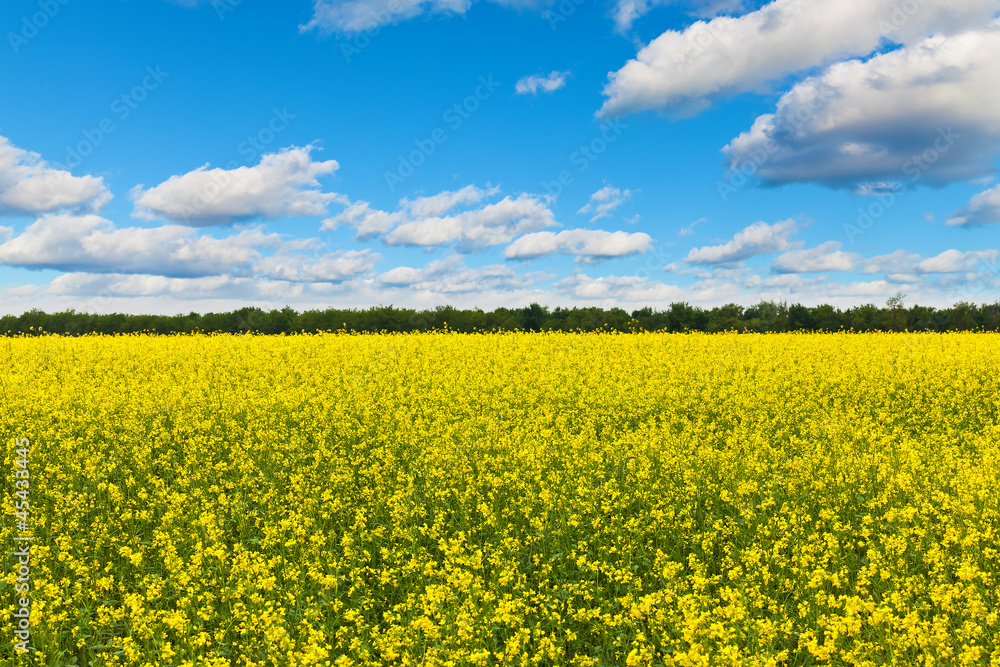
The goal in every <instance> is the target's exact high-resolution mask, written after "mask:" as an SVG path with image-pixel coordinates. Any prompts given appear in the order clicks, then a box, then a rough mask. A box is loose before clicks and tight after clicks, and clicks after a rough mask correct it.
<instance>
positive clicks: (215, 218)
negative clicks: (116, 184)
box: [132, 146, 345, 227]
mask: <svg viewBox="0 0 1000 667" xmlns="http://www.w3.org/2000/svg"><path fill="white" fill-rule="evenodd" d="M313 148H314V147H313V146H305V147H301V148H300V147H295V146H293V147H290V148H286V149H284V150H282V151H281V152H279V153H269V154H266V155H264V156H262V157H261V159H260V163H259V164H257V165H256V166H254V167H237V168H236V169H220V168H215V169H210V168H209V167H208V165H205V166H203V167H199V168H198V169H195V170H194V171H189V172H188V173H186V174H182V175H180V176H171V177H170V178H169V179H167V180H166V181H164V182H163V183H161V184H159V185H157V186H155V187H152V188H149V189H148V190H144V189H143V187H142V186H141V185H140V186H137V187H136V188H135V189H134V190H133V192H132V199H133V201H134V202H135V212H134V213H133V215H134V216H135V217H137V218H142V219H147V220H153V219H156V218H166V219H168V220H172V221H174V222H178V223H181V224H185V225H190V226H192V227H207V226H210V225H226V224H231V223H234V222H240V221H247V220H253V219H258V218H272V219H273V218H280V217H284V216H297V215H316V216H320V215H326V214H327V208H326V207H327V205H328V204H330V203H331V202H335V201H337V202H343V201H345V199H344V197H343V196H341V195H338V194H335V193H326V192H323V191H322V188H321V187H320V183H319V180H318V179H319V178H320V177H322V176H328V175H330V174H332V173H333V172H335V171H336V170H337V168H338V166H339V165H338V164H337V161H336V160H327V161H325V162H315V161H313V159H312V156H311V155H310V153H311V152H312V150H313Z"/></svg>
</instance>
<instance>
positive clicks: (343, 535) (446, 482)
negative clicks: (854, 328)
mask: <svg viewBox="0 0 1000 667" xmlns="http://www.w3.org/2000/svg"><path fill="white" fill-rule="evenodd" d="M0 362H2V363H0V391H2V392H3V396H2V399H3V402H2V407H0V434H2V436H3V441H4V443H5V450H4V474H3V480H4V482H3V509H4V522H3V524H2V528H0V539H2V540H3V543H4V544H5V545H6V546H7V548H6V549H5V550H4V553H5V554H6V557H5V561H4V563H3V568H4V569H3V573H4V575H6V576H5V579H4V580H3V581H2V582H0V589H2V591H3V596H2V600H3V603H2V617H3V623H2V627H3V632H4V637H3V638H2V644H0V663H2V664H4V665H15V664H18V665H20V664H24V665H56V666H60V667H61V666H63V665H88V664H93V665H162V666H166V665H178V666H180V665H183V666H191V665H211V666H216V667H221V666H229V665H340V666H345V665H359V666H360V665H440V666H455V667H458V666H464V665H603V666H611V665H627V666H631V665H685V666H686V665H692V666H694V665H704V666H709V665H712V666H714V665H820V664H823V665H826V664H829V665H888V664H892V665H1000V620H998V619H1000V617H998V609H997V603H998V592H997V590H998V577H1000V551H998V550H1000V498H998V493H1000V413H998V403H1000V373H998V370H1000V336H997V335H993V334H777V335H747V334H719V335H703V334H634V335H633V334H622V335H613V334H551V333H548V334H545V333H538V334H530V333H508V334H481V335H460V334H452V333H447V332H437V333H430V334H411V335H349V334H343V333H327V334H318V335H296V336H280V337H265V336H229V335H212V336H205V335H191V336H164V337H157V336H142V335H135V336H118V337H100V336H85V337H78V338H71V337H59V336H41V337H33V338H28V337H25V338H0ZM21 438H27V439H28V440H29V441H30V455H29V461H28V464H27V465H28V469H29V470H30V534H31V535H32V536H33V538H34V541H33V542H32V546H31V563H30V609H31V611H30V636H31V641H30V646H31V647H32V651H31V652H30V653H28V654H26V655H21V654H20V653H17V652H15V650H14V643H13V642H14V641H15V638H14V632H15V628H16V627H18V626H17V619H15V617H14V614H15V612H16V611H17V609H18V608H19V607H18V604H19V603H18V602H17V600H18V599H19V597H20V596H21V595H22V594H21V593H17V592H15V590H16V584H17V576H18V575H17V571H18V569H17V568H18V560H17V558H16V557H15V556H13V555H11V552H13V551H14V549H15V548H16V547H15V546H13V545H15V544H19V543H17V542H15V540H14V538H15V536H16V535H18V534H20V533H19V531H18V528H17V526H16V524H15V520H14V519H15V516H16V507H15V503H16V502H19V500H20V499H19V496H18V495H16V493H17V491H16V489H17V490H22V489H21V487H15V467H16V464H15V459H16V458H17V455H16V454H15V443H17V442H18V441H19V439H21ZM22 528H23V526H22Z"/></svg>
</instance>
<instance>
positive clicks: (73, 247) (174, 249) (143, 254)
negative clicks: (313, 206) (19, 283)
mask: <svg viewBox="0 0 1000 667" xmlns="http://www.w3.org/2000/svg"><path fill="white" fill-rule="evenodd" d="M309 247H314V249H316V250H317V252H314V253H312V254H307V253H303V252H300V251H302V250H304V249H306V248H309ZM318 247H319V246H318V245H317V244H316V243H315V241H314V240H310V239H298V240H295V241H284V240H283V239H282V238H281V236H279V235H278V234H266V233H264V232H263V231H262V230H261V229H260V228H254V229H246V230H242V231H240V232H238V233H236V234H231V235H229V236H224V237H222V238H215V237H213V236H208V235H204V234H198V233H197V232H196V231H195V230H193V229H191V228H190V227H185V226H183V225H163V226H160V227H153V228H145V227H126V228H116V227H115V226H114V224H112V223H111V221H109V220H106V219H104V218H102V217H100V216H98V215H58V214H50V215H45V216H42V217H41V218H39V219H38V220H36V221H35V222H33V223H32V224H30V225H28V227H27V228H26V229H25V230H24V232H22V233H21V234H19V235H17V236H13V237H12V238H10V239H8V240H7V241H6V242H4V243H0V264H4V265H7V266H17V267H22V268H28V269H56V270H59V271H67V272H90V273H117V274H144V275H152V276H164V277H168V278H200V277H209V276H220V275H232V276H237V277H256V278H267V279H274V280H282V281H289V282H339V281H343V280H346V279H348V278H353V277H357V276H359V275H362V274H364V273H366V272H368V271H370V270H371V268H372V266H373V265H374V262H375V261H377V260H378V259H380V257H379V255H378V254H376V253H373V252H371V251H370V250H367V249H366V250H350V251H341V250H338V251H335V252H332V253H321V252H319V251H318ZM262 250H263V251H273V253H272V254H271V255H266V256H265V254H264V252H262Z"/></svg>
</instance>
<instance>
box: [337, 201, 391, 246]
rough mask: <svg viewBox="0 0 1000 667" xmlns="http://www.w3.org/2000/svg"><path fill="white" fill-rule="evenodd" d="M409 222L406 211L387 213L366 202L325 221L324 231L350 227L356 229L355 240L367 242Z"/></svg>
mask: <svg viewBox="0 0 1000 667" xmlns="http://www.w3.org/2000/svg"><path fill="white" fill-rule="evenodd" d="M406 220H407V216H406V211H395V212H394V213H387V212H385V211H380V210H379V209H377V208H372V207H371V204H369V203H368V202H366V201H358V202H353V203H351V204H349V205H348V206H347V208H346V209H344V211H343V212H342V213H338V214H337V215H335V216H333V217H332V218H327V219H326V220H324V221H323V224H322V228H323V229H335V228H337V227H338V226H339V225H348V226H350V227H354V229H355V237H354V238H355V239H357V240H358V241H367V240H370V239H373V238H375V237H376V236H379V235H380V234H385V233H386V232H388V231H389V230H390V229H392V228H393V227H395V226H396V225H398V224H400V223H402V222H405V221H406Z"/></svg>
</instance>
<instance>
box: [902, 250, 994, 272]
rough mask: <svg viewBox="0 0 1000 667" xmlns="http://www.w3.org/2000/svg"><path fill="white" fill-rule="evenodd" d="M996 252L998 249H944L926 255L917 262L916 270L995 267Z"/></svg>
mask: <svg viewBox="0 0 1000 667" xmlns="http://www.w3.org/2000/svg"><path fill="white" fill-rule="evenodd" d="M997 253H998V251H997V250H995V249H989V250H969V251H965V252H962V251H960V250H955V249H951V250H945V251H944V252H942V253H940V254H937V255H935V256H934V257H928V258H927V259H925V260H923V261H921V262H919V263H918V264H917V271H919V272H920V273H964V272H967V271H977V270H982V269H983V268H989V267H996V264H997Z"/></svg>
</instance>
